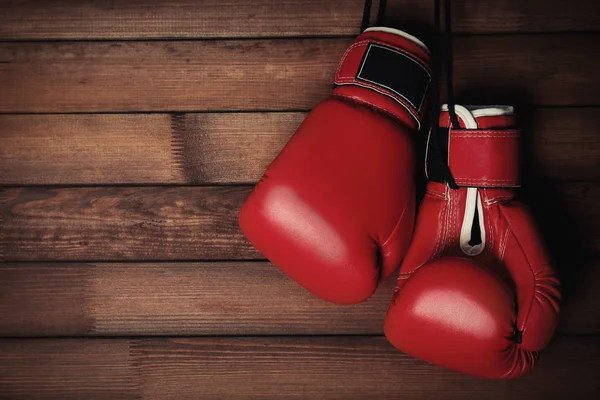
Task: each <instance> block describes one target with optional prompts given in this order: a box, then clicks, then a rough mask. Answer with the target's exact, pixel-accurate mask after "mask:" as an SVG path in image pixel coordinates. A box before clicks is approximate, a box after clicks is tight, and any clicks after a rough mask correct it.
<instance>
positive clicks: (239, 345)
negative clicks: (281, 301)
mask: <svg viewBox="0 0 600 400" xmlns="http://www.w3.org/2000/svg"><path fill="white" fill-rule="evenodd" d="M599 357H600V340H599V339H598V338H597V337H561V338H559V339H557V340H556V342H555V343H553V344H552V345H551V346H550V347H549V348H548V349H547V350H546V351H545V352H544V354H543V355H542V357H541V359H540V361H539V363H538V365H537V366H536V368H535V369H534V370H533V372H531V373H530V374H529V375H527V376H525V377H523V378H519V379H517V380H514V381H489V380H482V379H476V378H471V377H469V376H465V375H460V374H457V373H454V372H450V371H447V370H444V369H441V368H438V367H435V366H432V365H428V364H426V363H424V362H422V361H419V360H416V359H413V358H411V357H409V356H407V355H405V354H403V353H401V352H399V351H397V350H395V349H394V348H393V347H392V346H391V345H390V344H388V343H387V341H386V339H385V338H384V337H343V336H342V337H263V338H256V337H245V338H244V337H240V338H202V339H199V338H164V339H112V340H107V339H91V340H77V339H4V340H0V370H1V371H2V374H1V375H0V391H1V393H2V394H3V395H4V396H6V397H7V398H10V399H24V398H31V397H32V396H35V398H39V399H47V398H56V396H57V394H60V398H61V399H76V398H77V399H78V398H86V399H87V398H94V399H115V398H119V399H121V398H122V399H139V398H143V399H148V400H150V399H165V398H177V399H198V398H202V399H257V398H260V399H307V398H310V399H317V398H318V399H324V400H327V399H349V400H350V399H361V400H364V399H365V398H369V399H373V400H376V399H390V398H398V397H399V396H400V397H402V398H403V399H423V398H435V399H456V398H478V399H506V398H511V399H531V398H539V399H564V398H594V397H595V395H596V394H597V391H598V390H600V381H598V379H597V375H598V373H597V366H598V359H599Z"/></svg>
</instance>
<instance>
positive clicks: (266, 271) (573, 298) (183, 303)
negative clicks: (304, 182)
mask: <svg viewBox="0 0 600 400" xmlns="http://www.w3.org/2000/svg"><path fill="white" fill-rule="evenodd" d="M569 267H570V268H572V265H569ZM586 267H587V270H586V271H578V277H577V281H575V282H574V281H572V280H571V281H567V280H566V279H567V278H569V279H573V277H564V279H563V286H567V287H569V289H570V290H569V291H565V296H564V301H563V305H562V310H561V313H562V314H561V321H560V326H559V332H560V333H561V334H586V335H589V334H596V335H597V334H600V317H599V316H598V313H597V312H596V310H597V305H598V303H599V302H600V294H599V292H598V290H597V287H598V285H600V262H599V260H598V258H596V259H594V260H589V261H587V263H586ZM394 284H395V279H392V278H390V279H388V280H386V281H384V282H382V284H381V285H380V287H379V289H378V290H377V291H376V293H375V294H374V295H373V297H371V299H369V300H368V301H366V302H363V303H360V304H357V305H354V306H338V305H334V304H331V303H328V302H325V301H323V300H320V299H318V298H316V297H314V296H312V295H310V294H309V293H308V292H307V291H306V290H304V289H303V288H301V287H300V286H299V285H297V284H296V283H295V282H293V281H292V280H291V279H289V278H287V277H286V276H285V275H284V274H283V273H282V272H280V271H279V269H277V268H276V267H275V266H273V265H271V264H269V263H266V262H218V263H125V264H123V263H100V264H95V263H88V264H70V263H51V264H44V263H33V264H30V263H26V264H21V263H16V264H11V263H5V264H2V265H0V299H1V301H0V315H1V316H2V318H0V336H27V337H32V336H76V335H82V336H83V335H86V336H87V335H93V336H99V335H100V336H133V335H144V336H147V335H159V336H164V335H350V334H351V335H359V334H360V335H365V334H367V335H381V334H383V320H384V317H385V313H386V311H387V308H388V305H389V301H390V299H391V295H392V288H393V286H394Z"/></svg>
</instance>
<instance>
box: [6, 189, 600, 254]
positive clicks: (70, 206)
mask: <svg viewBox="0 0 600 400" xmlns="http://www.w3.org/2000/svg"><path fill="white" fill-rule="evenodd" d="M249 192H250V187H246V186H235V187H137V188H128V187H99V188H57V189H53V188H31V187H30V188H14V189H5V190H4V191H3V192H0V193H1V195H0V215H1V216H2V218H3V221H2V223H1V224H0V255H2V256H3V257H4V260H5V261H45V260H63V261H70V260H72V261H120V260H201V259H221V260H222V259H230V260H234V259H260V258H261V256H260V254H259V253H258V252H257V251H256V250H254V249H253V248H252V246H251V245H250V244H249V243H248V242H247V241H246V239H245V238H244V237H243V235H242V234H241V232H240V231H239V227H238V224H237V212H238V209H239V207H240V206H241V205H242V203H243V201H244V200H245V198H246V197H247V195H248V194H249ZM526 195H527V198H528V201H529V202H530V203H531V204H532V205H535V207H532V208H533V210H534V211H535V212H536V213H537V214H538V216H539V218H540V221H541V222H542V223H543V224H546V225H543V227H544V231H545V233H546V234H548V235H550V236H552V235H559V239H560V237H562V236H564V230H563V228H565V226H567V227H568V228H569V232H570V234H569V237H570V238H576V237H578V236H579V235H582V236H584V237H583V239H582V241H581V242H578V243H576V245H577V246H581V247H583V248H585V249H588V250H592V251H597V250H599V249H600V231H599V230H598V227H599V226H600V223H599V222H600V221H599V219H600V211H599V209H598V207H597V204H598V202H599V201H600V185H598V184H597V183H594V182H590V183H588V182H569V183H557V182H541V183H537V184H536V183H531V184H529V185H528V187H527V191H526ZM563 218H564V219H565V221H563V222H561V224H558V223H557V221H559V220H561V221H562V219H563ZM550 222H556V223H550ZM565 224H567V225H565ZM559 225H560V226H559ZM560 243H563V245H560ZM564 243H565V242H564V240H562V242H561V241H559V242H558V243H557V245H558V246H557V247H558V248H567V247H568V246H564ZM569 248H570V251H573V250H574V249H573V248H572V247H569ZM578 248H579V247H578Z"/></svg>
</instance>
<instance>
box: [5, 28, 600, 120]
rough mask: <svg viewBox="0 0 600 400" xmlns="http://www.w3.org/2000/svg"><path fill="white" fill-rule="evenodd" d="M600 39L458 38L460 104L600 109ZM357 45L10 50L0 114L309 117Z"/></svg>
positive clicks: (248, 43)
mask: <svg viewBox="0 0 600 400" xmlns="http://www.w3.org/2000/svg"><path fill="white" fill-rule="evenodd" d="M598 40H600V35H598V34H586V35H526V36H519V35H511V36H468V37H459V38H457V40H456V43H455V50H456V51H455V58H454V59H455V70H456V73H455V86H456V91H457V100H458V101H463V99H467V101H478V102H486V103H488V102H491V103H497V102H499V101H502V102H506V101H510V102H516V103H517V104H519V105H531V104H536V105H597V104H598V96H597V93H598V92H599V91H600V77H598V75H597V74H595V73H594V72H595V71H596V70H598V69H600V57H598V56H596V55H595V54H591V55H590V52H589V49H590V48H594V46H595V45H596V43H597V42H598ZM349 43H350V40H349V39H345V38H333V39H311V40H308V39H293V40H292V39H284V40H244V41H229V40H218V41H168V42H52V43H2V44H0V86H1V87H3V91H2V93H1V95H0V112H4V113H7V112H103V111H211V110H215V111H222V110H228V111H236V110H306V109H309V108H311V107H313V106H314V105H315V104H316V103H317V102H318V101H320V100H323V99H324V98H325V97H326V96H327V95H328V93H330V91H331V82H332V78H333V75H334V71H335V68H336V67H337V64H338V60H339V59H340V57H341V55H342V53H343V52H344V50H345V48H346V47H347V46H348V45H349ZM549 44H550V45H549ZM557 60H560V62H557Z"/></svg>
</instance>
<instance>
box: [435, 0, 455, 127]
mask: <svg viewBox="0 0 600 400" xmlns="http://www.w3.org/2000/svg"><path fill="white" fill-rule="evenodd" d="M438 12H439V10H438ZM444 17H445V24H444V25H445V28H446V33H445V34H444V39H445V40H444V45H443V48H444V50H445V54H444V60H445V61H446V97H447V98H448V99H447V100H448V101H447V103H448V113H449V114H450V121H451V123H452V127H454V128H455V129H460V124H459V123H458V117H457V116H456V110H455V107H454V85H453V82H452V77H453V54H454V53H453V50H452V2H451V1H450V0H446V1H445V7H444Z"/></svg>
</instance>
